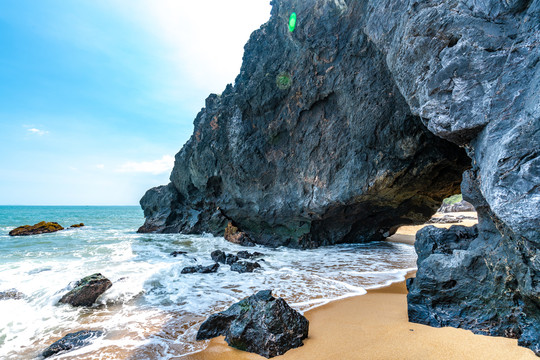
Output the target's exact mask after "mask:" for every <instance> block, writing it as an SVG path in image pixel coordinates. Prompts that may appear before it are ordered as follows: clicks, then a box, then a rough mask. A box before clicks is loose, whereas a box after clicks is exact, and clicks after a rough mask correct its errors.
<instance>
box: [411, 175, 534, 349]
mask: <svg viewBox="0 0 540 360" xmlns="http://www.w3.org/2000/svg"><path fill="white" fill-rule="evenodd" d="M462 188H463V190H464V192H463V197H464V198H465V199H466V200H467V201H470V202H472V203H473V204H475V205H476V209H477V211H478V219H479V223H478V226H474V227H472V228H466V227H464V226H452V227H451V228H450V229H438V228H435V227H431V226H429V227H426V228H424V229H422V230H421V231H420V232H418V234H417V235H416V243H415V248H416V252H417V253H418V272H417V274H416V278H415V279H411V280H410V281H409V283H408V288H409V294H408V304H409V305H408V308H409V320H410V321H413V322H418V323H422V324H428V325H431V326H454V327H459V328H465V329H470V330H472V331H474V332H476V333H480V334H487V335H494V336H506V337H511V338H516V339H518V344H520V345H522V346H527V347H529V348H531V349H532V350H533V351H534V352H535V353H536V354H537V355H539V356H540V287H539V283H540V271H539V270H540V261H539V259H540V252H539V250H538V247H537V246H535V244H534V243H533V242H531V241H529V240H527V239H526V238H524V237H522V236H518V235H516V234H514V233H513V232H512V231H511V230H510V229H509V228H508V227H507V226H506V225H505V224H504V223H503V222H501V221H500V220H498V219H497V217H496V216H495V215H494V214H493V212H492V211H491V210H490V208H489V206H488V204H487V202H485V201H483V200H482V199H481V194H480V191H479V188H478V182H477V181H476V180H475V179H474V177H473V172H472V171H469V172H466V173H465V174H464V177H463V183H462Z"/></svg>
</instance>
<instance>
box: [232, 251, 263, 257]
mask: <svg viewBox="0 0 540 360" xmlns="http://www.w3.org/2000/svg"><path fill="white" fill-rule="evenodd" d="M236 256H238V257H239V258H240V259H253V258H257V257H261V256H264V254H263V253H260V252H258V251H255V252H253V253H250V252H248V251H245V250H243V251H239V252H237V253H236Z"/></svg>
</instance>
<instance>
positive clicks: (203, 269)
mask: <svg viewBox="0 0 540 360" xmlns="http://www.w3.org/2000/svg"><path fill="white" fill-rule="evenodd" d="M218 269H219V264H218V263H215V264H213V265H208V266H202V265H197V266H186V267H185V268H183V269H182V271H181V273H182V274H193V273H200V274H210V273H215V272H216V271H218Z"/></svg>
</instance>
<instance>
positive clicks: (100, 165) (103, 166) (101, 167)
mask: <svg viewBox="0 0 540 360" xmlns="http://www.w3.org/2000/svg"><path fill="white" fill-rule="evenodd" d="M96 168H97V169H105V165H104V164H97V165H96Z"/></svg>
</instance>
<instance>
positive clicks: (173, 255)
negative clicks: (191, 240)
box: [169, 251, 187, 257]
mask: <svg viewBox="0 0 540 360" xmlns="http://www.w3.org/2000/svg"><path fill="white" fill-rule="evenodd" d="M169 255H170V256H172V257H177V256H178V255H187V251H173V252H172V253H170V254H169Z"/></svg>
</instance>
